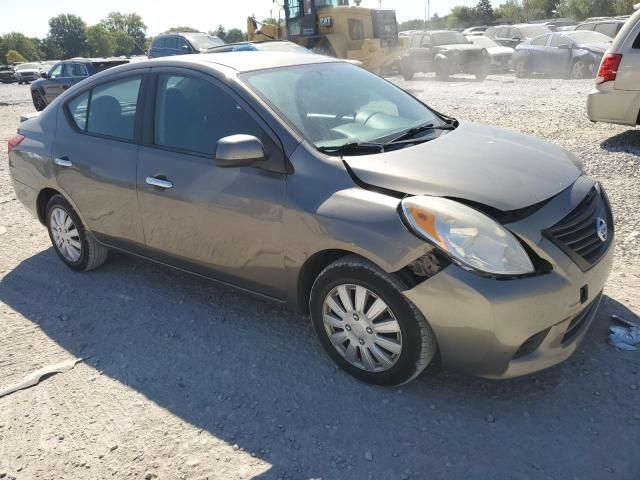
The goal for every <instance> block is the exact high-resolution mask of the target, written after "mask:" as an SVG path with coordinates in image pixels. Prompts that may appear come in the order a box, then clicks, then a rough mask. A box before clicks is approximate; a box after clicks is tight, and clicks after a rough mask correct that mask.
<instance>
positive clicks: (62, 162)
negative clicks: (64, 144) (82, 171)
mask: <svg viewBox="0 0 640 480" xmlns="http://www.w3.org/2000/svg"><path fill="white" fill-rule="evenodd" d="M53 163H55V164H56V165H58V166H60V167H73V163H71V160H69V159H67V158H56V159H55V160H54V161H53Z"/></svg>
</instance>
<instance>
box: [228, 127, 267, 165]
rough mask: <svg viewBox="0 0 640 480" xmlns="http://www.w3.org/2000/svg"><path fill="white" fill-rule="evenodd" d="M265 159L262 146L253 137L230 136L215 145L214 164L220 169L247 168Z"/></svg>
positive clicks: (258, 140)
mask: <svg viewBox="0 0 640 480" xmlns="http://www.w3.org/2000/svg"><path fill="white" fill-rule="evenodd" d="M265 159H266V155H265V152H264V145H262V142H261V141H260V139H258V138H256V137H254V136H253V135H231V136H229V137H224V138H221V139H220V140H218V144H217V145H216V164H217V165H218V166H219V167H222V168H233V167H248V166H251V165H253V164H254V163H256V162H262V161H264V160H265Z"/></svg>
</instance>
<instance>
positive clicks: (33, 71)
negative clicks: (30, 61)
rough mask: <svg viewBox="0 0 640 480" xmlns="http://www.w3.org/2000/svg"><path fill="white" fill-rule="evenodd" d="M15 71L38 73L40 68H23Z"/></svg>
mask: <svg viewBox="0 0 640 480" xmlns="http://www.w3.org/2000/svg"><path fill="white" fill-rule="evenodd" d="M16 73H38V74H39V73H40V70H39V69H37V68H24V69H22V70H16Z"/></svg>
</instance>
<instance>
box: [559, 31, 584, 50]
mask: <svg viewBox="0 0 640 480" xmlns="http://www.w3.org/2000/svg"><path fill="white" fill-rule="evenodd" d="M584 35H587V34H586V33H585V34H584ZM559 45H571V40H569V39H568V38H567V37H565V36H564V35H553V36H552V37H551V46H552V47H558V46H559Z"/></svg>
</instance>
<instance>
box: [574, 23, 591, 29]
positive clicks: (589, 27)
mask: <svg viewBox="0 0 640 480" xmlns="http://www.w3.org/2000/svg"><path fill="white" fill-rule="evenodd" d="M593 27H595V25H594V24H593V23H585V24H584V25H578V26H577V27H576V30H593Z"/></svg>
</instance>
